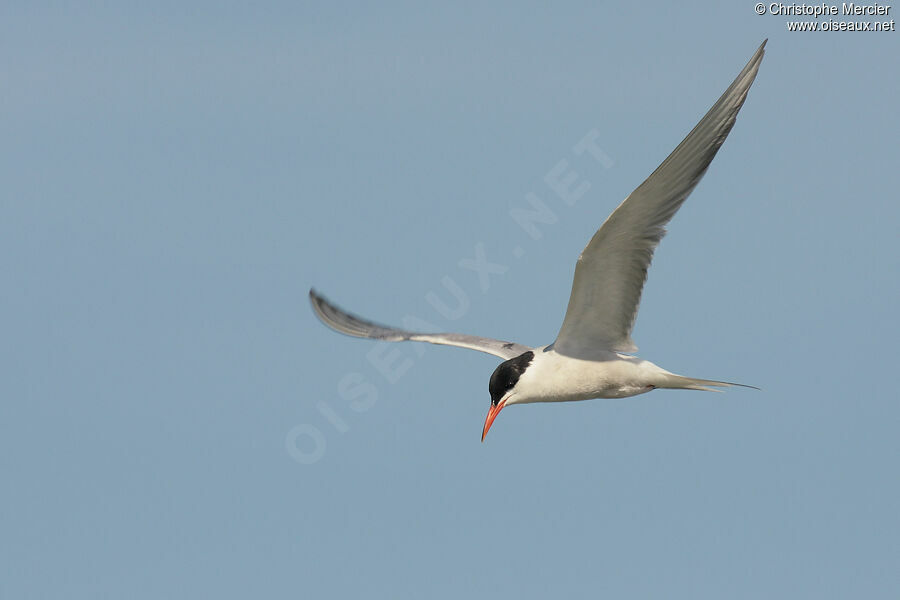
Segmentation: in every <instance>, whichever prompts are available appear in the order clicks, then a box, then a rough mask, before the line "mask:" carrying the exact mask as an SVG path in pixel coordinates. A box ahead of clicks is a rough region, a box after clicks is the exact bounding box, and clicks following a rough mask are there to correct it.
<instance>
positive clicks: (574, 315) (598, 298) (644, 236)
mask: <svg viewBox="0 0 900 600" xmlns="http://www.w3.org/2000/svg"><path fill="white" fill-rule="evenodd" d="M767 41H768V40H767ZM765 45H766V42H763V43H762V45H760V47H759V49H758V50H757V51H756V53H755V54H754V55H753V58H751V59H750V62H748V63H747V66H745V67H744V69H743V70H742V71H741V72H740V74H739V75H738V76H737V78H736V79H735V80H734V82H733V83H732V84H731V85H730V86H729V87H728V89H727V90H725V93H724V94H722V96H721V97H720V98H719V100H718V101H717V102H716V103H715V104H713V106H712V108H710V109H709V112H707V113H706V115H705V116H704V117H703V119H701V120H700V122H699V123H698V124H697V126H696V127H694V129H693V130H692V131H691V132H690V133H689V134H688V135H687V137H686V138H684V140H683V141H682V142H681V143H680V144H678V147H677V148H675V150H674V151H673V152H672V154H670V155H669V157H668V158H666V160H664V161H663V162H662V164H661V165H659V167H657V169H656V170H655V171H654V172H653V173H652V174H651V175H650V177H648V178H647V180H646V181H644V183H642V184H641V185H640V186H638V187H637V189H635V190H634V191H633V192H631V194H630V195H629V196H628V197H627V198H625V201H624V202H622V204H620V205H619V207H618V208H617V209H616V210H615V211H614V212H613V213H612V214H611V215H610V216H609V218H608V219H607V220H606V222H605V223H604V224H603V225H602V226H601V227H600V229H599V230H598V231H597V233H595V234H594V237H593V238H591V241H590V242H589V243H588V245H587V246H586V247H585V249H584V250H583V251H582V253H581V256H579V257H578V262H577V263H576V265H575V281H574V282H573V284H572V295H571V296H570V298H569V307H568V309H567V311H566V317H565V320H564V321H563V324H562V328H561V329H560V332H559V336H558V337H557V338H556V342H555V344H554V349H555V350H556V351H557V352H559V353H561V354H566V355H569V356H575V357H581V356H589V355H591V354H592V353H593V352H595V351H596V350H601V349H606V350H615V351H619V352H634V351H636V350H637V346H635V344H634V342H633V341H632V340H631V329H632V327H633V326H634V320H635V317H636V316H637V310H638V304H639V303H640V300H641V290H642V289H643V287H644V282H645V281H646V279H647V268H648V267H649V266H650V261H651V259H652V258H653V252H654V250H656V246H657V245H658V244H659V241H660V240H661V239H662V237H663V235H665V233H666V229H665V226H666V223H668V222H669V220H670V219H671V218H672V216H673V215H674V214H675V212H676V211H677V210H678V209H679V207H680V206H681V204H682V203H683V202H684V201H685V199H686V198H687V197H688V194H690V193H691V190H693V189H694V186H696V185H697V182H698V181H700V178H701V177H703V174H704V173H705V172H706V168H707V167H708V166H709V163H710V162H711V161H712V159H713V157H714V156H715V155H716V152H718V150H719V147H720V146H721V145H722V142H724V141H725V138H726V137H727V136H728V132H729V131H731V128H732V126H733V125H734V120H735V117H736V116H737V113H738V111H739V110H740V109H741V106H742V105H743V104H744V99H745V98H746V97H747V91H748V90H749V89H750V85H751V84H752V83H753V80H754V78H755V77H756V72H757V71H758V70H759V64H760V61H762V57H763V49H764V48H765Z"/></svg>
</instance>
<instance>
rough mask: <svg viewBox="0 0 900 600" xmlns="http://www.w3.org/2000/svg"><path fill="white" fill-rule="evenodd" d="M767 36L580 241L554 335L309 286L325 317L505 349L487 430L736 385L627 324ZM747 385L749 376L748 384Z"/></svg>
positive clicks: (400, 335)
mask: <svg viewBox="0 0 900 600" xmlns="http://www.w3.org/2000/svg"><path fill="white" fill-rule="evenodd" d="M765 44H766V43H765V42H763V43H762V45H761V46H760V47H759V49H758V50H757V51H756V53H755V54H754V55H753V57H752V58H751V59H750V62H748V63H747V65H746V66H745V67H744V69H743V70H742V71H741V72H740V73H739V74H738V76H737V78H736V79H735V80H734V82H732V84H731V85H730V86H729V87H728V89H727V90H725V93H723V94H722V96H721V97H720V98H719V99H718V100H717V101H716V103H715V104H714V105H713V106H712V108H710V109H709V111H708V112H707V113H706V115H705V116H704V117H703V118H702V119H701V120H700V122H699V123H698V124H697V126H696V127H694V129H693V130H691V132H690V133H689V134H688V135H687V137H685V138H684V140H682V142H681V143H680V144H679V145H678V147H676V148H675V150H674V151H673V152H672V153H671V154H670V155H669V156H668V158H666V159H665V160H664V161H663V162H662V164H660V165H659V167H657V169H656V170H655V171H654V172H653V173H652V174H651V175H650V176H649V177H648V178H647V179H646V180H645V181H644V182H643V183H642V184H641V185H639V186H638V187H637V188H636V189H635V190H634V191H633V192H632V193H631V194H630V195H629V196H628V197H627V198H626V199H625V200H624V201H623V202H622V203H621V204H620V205H619V207H618V208H616V210H615V211H613V213H612V214H611V215H610V216H609V218H608V219H607V220H606V222H605V223H604V224H603V225H602V226H601V227H600V229H598V230H597V233H595V234H594V236H593V238H592V239H591V241H590V242H589V243H588V245H587V246H586V247H585V249H584V251H582V253H581V256H579V257H578V261H577V263H576V266H575V278H574V282H573V284H572V293H571V296H570V298H569V306H568V309H567V310H566V316H565V319H564V320H563V324H562V327H561V328H560V331H559V334H558V335H557V337H556V340H555V341H554V342H553V343H552V344H548V345H546V346H538V347H534V348H532V347H529V346H525V345H522V344H516V343H513V342H505V341H501V340H495V339H490V338H483V337H478V336H472V335H464V334H457V333H416V332H411V331H404V330H401V329H397V328H394V327H387V326H384V325H378V324H376V323H373V322H371V321H368V320H366V319H363V318H360V317H357V316H355V315H352V314H350V313H347V312H345V311H343V310H341V309H340V308H338V307H337V306H335V305H333V304H331V303H330V302H328V301H327V300H326V299H325V298H324V297H322V296H321V295H319V294H318V293H316V292H315V290H310V292H309V295H310V300H311V302H312V306H313V309H314V310H315V311H316V314H317V315H318V316H319V318H320V319H321V320H322V321H323V322H324V323H325V324H327V325H328V326H330V327H332V328H333V329H335V330H337V331H339V332H341V333H345V334H347V335H352V336H356V337H366V338H373V339H379V340H384V341H392V342H400V341H420V342H429V343H432V344H441V345H448V346H458V347H462V348H469V349H472V350H478V351H481V352H487V353H489V354H493V355H495V356H499V357H500V358H503V359H504V362H503V363H501V364H500V365H499V366H498V367H497V368H496V370H495V371H494V373H493V375H491V379H490V383H489V390H490V394H491V407H490V409H489V411H488V416H487V419H486V420H485V424H484V429H483V430H482V440H483V439H484V435H485V434H486V433H487V431H488V429H489V428H490V426H491V424H492V423H493V421H494V419H495V418H496V416H497V414H499V412H500V410H502V409H503V407H504V406H509V405H511V404H528V403H532V402H568V401H576V400H589V399H593V398H625V397H628V396H636V395H638V394H643V393H646V392H649V391H651V390H654V389H657V388H667V389H688V390H704V391H718V390H715V388H716V387H727V386H733V385H740V384H735V383H728V382H724V381H715V380H708V379H694V378H690V377H683V376H681V375H676V374H674V373H670V372H669V371H666V370H665V369H662V368H660V367H658V366H656V365H655V364H653V363H651V362H649V361H646V360H643V359H641V358H638V357H637V356H634V355H633V354H632V353H634V352H635V351H636V350H637V346H636V345H635V344H634V342H633V341H632V339H631V330H632V328H633V326H634V321H635V318H636V316H637V310H638V305H639V303H640V298H641V293H642V290H643V287H644V282H645V280H646V278H647V269H648V268H649V266H650V261H651V260H652V258H653V253H654V252H655V250H656V247H657V246H658V244H659V242H660V240H661V239H662V237H663V236H664V235H665V232H666V230H665V226H666V224H667V223H668V222H669V220H670V219H671V218H672V216H674V214H675V212H676V211H677V210H678V209H679V208H680V207H681V205H682V203H684V201H685V200H686V199H687V197H688V195H689V194H690V193H691V191H692V190H693V189H694V187H695V186H696V185H697V183H698V182H699V181H700V178H701V177H703V174H704V173H705V172H706V169H707V167H708V166H709V164H710V162H712V159H713V157H714V156H715V155H716V153H717V152H718V150H719V147H720V146H721V145H722V143H723V142H724V141H725V138H726V137H727V136H728V133H729V132H730V131H731V128H732V126H733V125H734V122H735V118H736V117H737V113H738V111H740V109H741V106H743V103H744V100H745V99H746V96H747V92H748V90H749V89H750V86H751V85H752V83H753V81H754V79H755V78H756V73H757V71H758V70H759V65H760V62H761V61H762V57H763V49H764V47H765ZM745 387H750V386H745Z"/></svg>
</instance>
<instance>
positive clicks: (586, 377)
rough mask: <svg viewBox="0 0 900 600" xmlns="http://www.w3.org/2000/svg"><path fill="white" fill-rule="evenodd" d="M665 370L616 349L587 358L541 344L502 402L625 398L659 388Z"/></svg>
mask: <svg viewBox="0 0 900 600" xmlns="http://www.w3.org/2000/svg"><path fill="white" fill-rule="evenodd" d="M665 373H666V371H664V370H662V369H660V368H659V367H657V366H656V365H654V364H653V363H651V362H649V361H646V360H643V359H641V358H638V357H637V356H630V355H628V354H621V353H619V352H610V351H602V352H599V353H598V354H597V356H596V357H595V358H593V359H591V360H588V359H582V358H572V357H570V356H565V355H562V354H559V353H557V352H556V351H555V350H553V348H552V346H542V347H540V348H535V349H534V358H533V359H532V361H531V364H530V365H529V366H528V368H527V369H526V370H525V371H524V372H523V373H522V375H521V376H520V378H519V382H518V385H517V386H516V388H517V389H518V390H519V391H517V392H514V393H513V394H511V395H510V396H509V398H508V399H507V401H506V404H507V405H509V404H529V403H531V402H569V401H575V400H591V399H594V398H627V397H628V396H636V395H638V394H643V393H645V392H649V391H650V390H652V389H654V388H656V387H662V383H663V379H664V377H665Z"/></svg>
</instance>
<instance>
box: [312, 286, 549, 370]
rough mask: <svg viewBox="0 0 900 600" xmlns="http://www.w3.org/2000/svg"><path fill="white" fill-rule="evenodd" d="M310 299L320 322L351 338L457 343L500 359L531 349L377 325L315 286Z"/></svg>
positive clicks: (462, 335) (506, 343)
mask: <svg viewBox="0 0 900 600" xmlns="http://www.w3.org/2000/svg"><path fill="white" fill-rule="evenodd" d="M309 301H310V302H311V303H312V307H313V310H314V311H316V315H318V317H319V319H321V320H322V322H323V323H325V324H326V325H328V326H329V327H331V328H332V329H334V330H335V331H339V332H341V333H344V334H346V335H352V336H353V337H360V338H371V339H373V340H383V341H385V342H428V343H429V344H441V345H443V346H459V347H460V348H469V349H470V350H478V351H479V352H487V353H488V354H493V355H494V356H499V357H500V358H502V359H503V360H509V359H510V358H515V357H516V356H519V355H520V354H522V353H524V352H527V351H529V350H531V348H529V347H528V346H523V345H522V344H514V343H513V342H504V341H501V340H493V339H491V338H484V337H478V336H474V335H464V334H461V333H416V332H413V331H405V330H403V329H396V328H394V327H387V326H385V325H379V324H377V323H373V322H371V321H367V320H366V319H363V318H361V317H358V316H356V315H353V314H350V313H348V312H345V311H343V310H341V309H340V308H338V307H337V306H335V305H334V304H332V303H331V302H329V301H328V300H327V299H326V298H325V297H324V296H322V295H320V294H319V293H318V292H316V291H315V290H314V289H310V290H309Z"/></svg>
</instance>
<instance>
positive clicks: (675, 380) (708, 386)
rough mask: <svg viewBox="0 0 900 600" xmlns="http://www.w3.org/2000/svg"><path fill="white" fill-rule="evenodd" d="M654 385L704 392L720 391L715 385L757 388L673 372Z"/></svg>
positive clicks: (756, 388)
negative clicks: (661, 382) (660, 382)
mask: <svg viewBox="0 0 900 600" xmlns="http://www.w3.org/2000/svg"><path fill="white" fill-rule="evenodd" d="M656 387H660V388H665V389H670V390H702V391H704V392H721V391H722V390H717V389H716V388H717V387H745V388H750V389H754V390H758V389H759V388H758V387H756V386H753V385H745V384H743V383H732V382H730V381H716V380H714V379H694V378H693V377H682V376H681V375H675V374H674V373H667V374H666V377H665V381H664V383H663V384H662V385H658V386H656Z"/></svg>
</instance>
